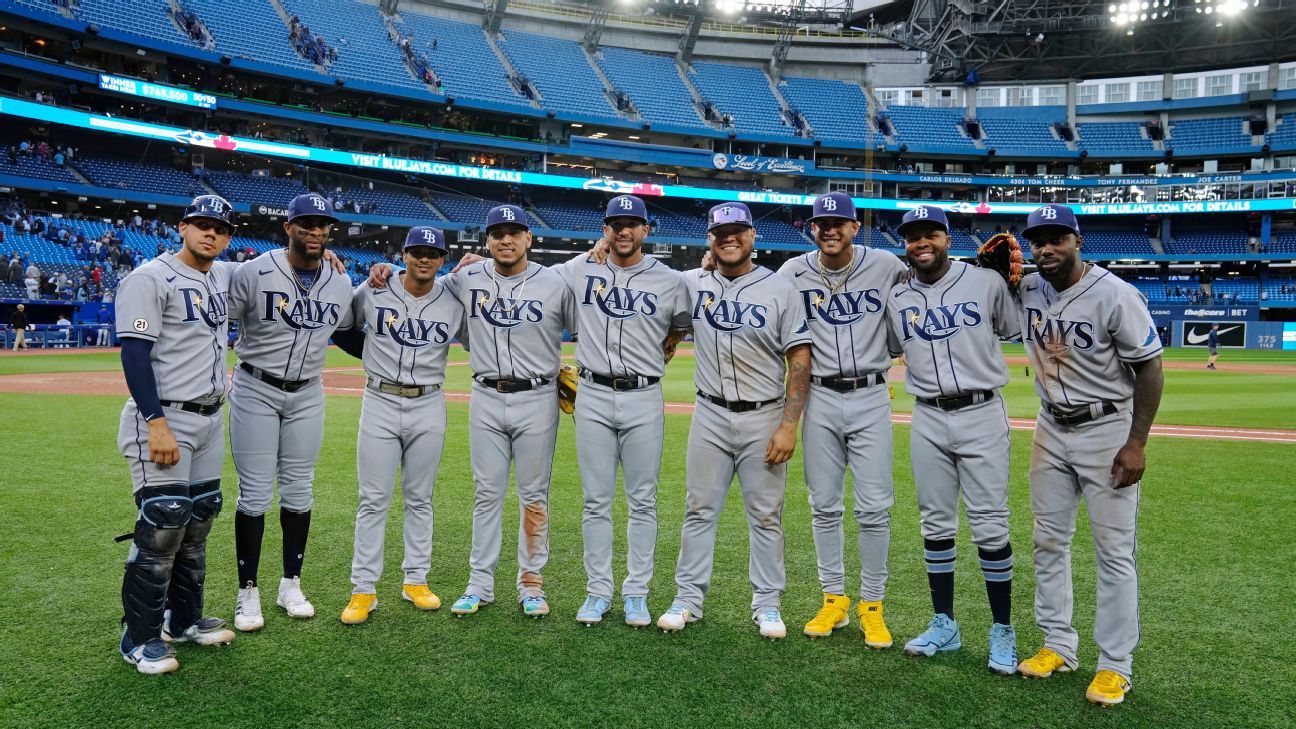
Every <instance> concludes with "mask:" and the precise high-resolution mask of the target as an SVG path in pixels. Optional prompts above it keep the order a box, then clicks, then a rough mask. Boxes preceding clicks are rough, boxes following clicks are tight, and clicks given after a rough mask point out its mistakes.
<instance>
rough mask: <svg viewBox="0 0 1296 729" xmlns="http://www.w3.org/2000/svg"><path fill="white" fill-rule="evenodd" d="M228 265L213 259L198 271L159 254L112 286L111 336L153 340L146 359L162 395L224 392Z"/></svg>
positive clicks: (196, 396)
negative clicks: (113, 332) (114, 290)
mask: <svg viewBox="0 0 1296 729" xmlns="http://www.w3.org/2000/svg"><path fill="white" fill-rule="evenodd" d="M234 268H236V266H235V265H233V264H229V265H222V264H221V263H220V262H217V263H216V265H213V266H212V268H211V270H210V271H208V272H207V273H200V272H198V271H195V270H194V269H192V268H190V267H188V266H186V265H185V264H183V263H181V262H180V261H179V259H177V258H176V257H175V256H174V255H173V254H171V253H163V254H162V255H160V256H158V257H157V258H154V259H153V260H151V261H149V262H148V263H145V264H144V265H142V266H140V267H139V268H137V269H135V270H134V271H132V272H131V273H130V275H128V276H126V277H125V278H124V279H122V281H121V283H120V284H119V285H118V287H117V300H116V306H117V336H119V337H135V338H137V339H147V340H149V341H151V342H153V352H152V354H151V356H150V359H151V360H152V363H153V376H154V378H155V379H156V380H157V389H158V397H159V398H161V399H162V400H181V401H191V400H215V399H217V398H220V397H222V396H223V395H224V394H225V371H226V362H225V342H226V340H227V339H228V334H229V291H230V274H231V272H232V271H233V269H234ZM164 329H165V330H166V336H162V332H163V330H164Z"/></svg>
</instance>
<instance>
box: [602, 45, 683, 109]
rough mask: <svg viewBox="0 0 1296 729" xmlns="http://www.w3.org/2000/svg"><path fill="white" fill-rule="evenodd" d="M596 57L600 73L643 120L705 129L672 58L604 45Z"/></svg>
mask: <svg viewBox="0 0 1296 729" xmlns="http://www.w3.org/2000/svg"><path fill="white" fill-rule="evenodd" d="M598 56H599V57H598V58H597V60H598V62H599V67H600V68H602V69H603V73H605V74H606V75H607V77H608V80H609V81H611V82H612V85H613V86H616V87H617V88H618V89H619V90H621V91H623V92H625V93H626V94H628V95H629V96H630V99H631V100H632V101H634V104H635V107H636V108H637V109H638V110H639V115H640V116H641V117H643V120H644V121H646V122H651V123H654V124H675V125H679V126H685V127H701V128H705V127H706V123H705V122H703V121H702V117H700V116H698V113H697V107H696V106H695V105H694V103H693V95H692V94H690V93H689V90H688V88H686V87H685V86H684V82H683V81H682V80H681V79H680V77H679V72H678V71H677V70H676V66H675V58H674V56H667V55H664V54H661V53H645V52H643V51H632V50H629V49H626V48H611V47H606V46H605V47H603V48H601V49H599V54H598Z"/></svg>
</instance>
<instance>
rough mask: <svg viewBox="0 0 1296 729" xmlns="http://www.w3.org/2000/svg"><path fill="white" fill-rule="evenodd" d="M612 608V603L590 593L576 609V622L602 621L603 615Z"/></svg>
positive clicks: (589, 623) (588, 623) (591, 623)
mask: <svg viewBox="0 0 1296 729" xmlns="http://www.w3.org/2000/svg"><path fill="white" fill-rule="evenodd" d="M611 608H612V603H611V602H609V601H607V600H604V599H603V598H601V597H594V596H593V595H590V596H588V597H586V598H585V604H584V605H581V606H580V610H577V611H576V622H578V623H584V624H586V625H593V624H595V623H601V622H603V616H604V615H606V614H607V611H608V610H610V609H611Z"/></svg>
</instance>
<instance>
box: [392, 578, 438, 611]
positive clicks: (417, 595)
mask: <svg viewBox="0 0 1296 729" xmlns="http://www.w3.org/2000/svg"><path fill="white" fill-rule="evenodd" d="M401 596H402V597H404V598H405V599H406V600H409V601H410V602H412V603H414V607H416V608H418V609H419V610H436V609H437V608H439V607H441V598H439V597H437V596H436V593H434V592H432V591H431V590H429V589H428V586H427V585H411V584H408V583H406V584H405V585H404V586H403V587H401Z"/></svg>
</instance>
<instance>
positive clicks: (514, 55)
mask: <svg viewBox="0 0 1296 729" xmlns="http://www.w3.org/2000/svg"><path fill="white" fill-rule="evenodd" d="M499 46H500V49H501V50H503V51H504V54H505V55H506V56H508V57H509V61H511V62H512V63H513V67H514V68H516V69H517V70H518V73H520V74H522V75H523V76H526V77H527V78H528V79H529V80H530V81H531V83H533V84H534V85H535V87H536V88H537V89H538V90H539V91H540V95H541V96H543V97H544V98H543V99H542V100H541V104H543V106H544V108H546V109H552V110H554V111H565V112H569V113H572V114H588V115H591V116H606V117H618V116H619V115H618V114H617V112H616V109H615V108H614V107H613V106H612V104H611V102H609V101H608V98H607V94H605V93H603V82H602V81H601V80H599V77H598V76H597V75H595V73H594V69H592V68H590V65H589V61H588V60H586V57H585V51H584V50H583V49H582V48H581V45H580V44H579V43H577V42H575V41H570V40H564V39H562V38H546V37H545V36H542V35H535V34H533V33H524V32H522V31H520V30H505V31H504V32H503V33H501V34H500V37H499Z"/></svg>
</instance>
